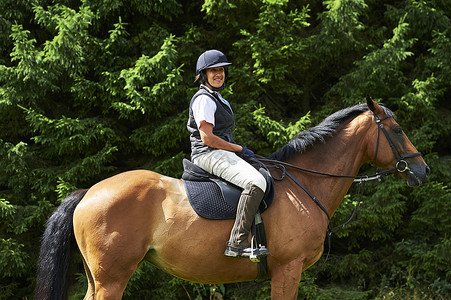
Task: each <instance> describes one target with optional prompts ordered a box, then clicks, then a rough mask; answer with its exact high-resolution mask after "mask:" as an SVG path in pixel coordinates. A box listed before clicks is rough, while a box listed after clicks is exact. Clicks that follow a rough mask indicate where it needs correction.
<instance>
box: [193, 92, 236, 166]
mask: <svg viewBox="0 0 451 300" xmlns="http://www.w3.org/2000/svg"><path fill="white" fill-rule="evenodd" d="M200 95H206V96H208V97H210V98H211V99H212V100H213V101H214V102H215V103H216V112H215V126H214V127H213V134H214V135H216V136H218V137H220V138H222V139H223V140H225V141H227V142H231V143H235V141H234V140H233V130H234V129H235V116H234V115H233V112H232V110H231V109H230V108H229V107H228V106H227V104H225V103H224V102H222V101H221V99H219V96H218V93H217V92H212V91H210V90H209V89H207V88H206V87H205V86H204V85H201V86H200V88H199V91H197V93H196V94H194V96H193V98H191V103H190V105H189V118H188V124H187V125H186V127H187V128H188V131H189V132H190V133H191V135H190V142H191V159H193V158H194V157H195V156H197V155H199V154H202V153H206V152H208V151H211V150H213V149H214V148H211V147H208V146H207V145H205V144H204V143H203V142H202V139H201V138H200V132H199V128H197V124H196V121H195V120H194V115H193V108H192V106H193V102H194V99H196V98H197V97H199V96H200Z"/></svg>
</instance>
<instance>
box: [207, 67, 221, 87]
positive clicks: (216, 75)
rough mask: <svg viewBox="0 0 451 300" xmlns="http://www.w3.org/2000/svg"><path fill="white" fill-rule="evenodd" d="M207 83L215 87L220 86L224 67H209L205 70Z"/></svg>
mask: <svg viewBox="0 0 451 300" xmlns="http://www.w3.org/2000/svg"><path fill="white" fill-rule="evenodd" d="M206 74H207V79H208V83H209V84H210V85H211V86H212V87H215V88H220V87H221V86H222V85H223V84H224V80H225V71H224V67H216V68H210V69H207V70H206Z"/></svg>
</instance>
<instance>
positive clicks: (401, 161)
mask: <svg viewBox="0 0 451 300" xmlns="http://www.w3.org/2000/svg"><path fill="white" fill-rule="evenodd" d="M371 112H372V111H371ZM372 113H373V116H374V119H375V120H376V124H377V140H376V152H375V155H374V159H373V162H376V159H377V154H378V150H379V140H380V138H379V137H380V131H381V130H382V132H383V133H384V135H385V137H386V138H387V141H388V144H389V145H390V148H391V149H392V151H393V154H394V155H395V157H396V159H397V163H396V165H395V167H393V168H391V169H388V170H383V171H382V172H379V173H375V174H374V175H372V176H353V175H337V174H330V173H325V172H319V171H315V170H309V169H305V168H302V167H298V166H295V165H293V164H290V163H287V162H283V161H278V160H271V159H268V158H265V157H263V156H257V157H258V159H253V161H256V162H258V163H259V164H260V165H261V166H262V167H264V168H266V169H268V168H277V169H279V170H280V171H281V172H282V175H281V177H274V176H273V178H274V179H275V180H277V181H281V180H283V179H284V178H285V177H286V176H287V177H289V178H290V179H291V180H293V182H294V183H296V184H297V185H298V186H299V187H300V188H301V189H302V190H304V192H305V193H306V194H307V195H308V196H309V197H310V198H312V200H313V201H314V202H315V203H316V205H318V207H319V208H320V209H321V210H322V211H323V212H324V213H325V215H326V216H327V219H328V220H329V224H327V235H328V243H329V249H328V252H327V255H326V259H325V260H324V262H323V264H322V265H321V267H320V268H319V270H318V271H317V272H316V274H315V275H313V277H312V278H315V277H316V276H317V275H318V274H319V272H320V271H321V270H322V268H323V267H324V265H325V263H326V262H327V260H328V258H329V254H330V249H331V236H332V234H333V233H335V232H336V231H338V230H339V229H341V228H343V227H345V226H346V225H348V224H350V223H351V221H352V219H353V218H354V216H355V214H356V213H357V209H358V208H359V206H360V203H361V201H362V197H363V193H364V190H365V184H366V183H367V182H368V181H372V180H378V181H379V182H380V181H381V180H382V178H383V177H384V176H387V175H390V174H394V172H399V173H403V172H406V171H410V168H409V165H408V163H407V162H406V161H405V159H406V158H411V157H416V156H421V153H420V152H417V153H411V154H401V152H400V151H399V150H398V148H397V147H396V145H395V143H394V142H393V140H392V138H391V137H390V135H389V134H388V132H387V130H386V129H385V127H384V125H383V124H382V122H383V121H384V120H386V119H389V118H391V117H390V116H385V117H383V118H382V119H381V118H379V117H378V116H377V115H376V114H375V113H374V112H372ZM262 162H266V163H270V164H271V165H266V164H263V163H262ZM286 167H289V168H291V169H294V170H297V171H302V172H307V173H312V174H317V175H322V176H329V177H336V178H353V179H354V182H358V183H359V190H358V194H357V197H358V200H357V204H356V206H355V208H354V211H353V212H352V214H351V217H350V218H349V219H348V220H347V221H346V222H345V223H343V224H341V225H339V226H336V227H334V228H331V227H330V221H331V218H330V215H329V213H328V211H327V210H326V209H325V207H324V206H323V205H322V204H321V202H320V201H319V200H318V199H317V198H316V197H315V196H314V195H313V194H312V193H310V191H309V190H308V189H307V188H306V187H304V186H303V185H302V184H301V183H300V182H299V181H298V180H296V178H294V177H293V176H292V175H291V174H290V173H289V172H288V171H287V170H286ZM354 222H356V221H354Z"/></svg>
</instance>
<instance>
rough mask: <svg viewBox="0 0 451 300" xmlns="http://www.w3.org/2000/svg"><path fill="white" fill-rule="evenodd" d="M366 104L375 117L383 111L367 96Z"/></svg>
mask: <svg viewBox="0 0 451 300" xmlns="http://www.w3.org/2000/svg"><path fill="white" fill-rule="evenodd" d="M366 104H367V105H368V108H369V109H370V110H371V111H372V112H373V113H375V114H376V115H377V114H378V113H380V112H382V111H383V109H382V108H381V107H380V106H379V104H377V103H376V102H374V100H373V99H371V98H370V97H368V96H367V97H366Z"/></svg>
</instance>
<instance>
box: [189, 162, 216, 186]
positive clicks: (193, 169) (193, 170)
mask: <svg viewBox="0 0 451 300" xmlns="http://www.w3.org/2000/svg"><path fill="white" fill-rule="evenodd" d="M211 178H213V175H211V174H210V173H208V172H207V171H205V170H204V169H202V168H201V167H199V166H197V165H195V164H194V163H192V162H191V161H189V160H187V159H186V158H184V159H183V174H182V179H184V180H189V181H210V179H211Z"/></svg>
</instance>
